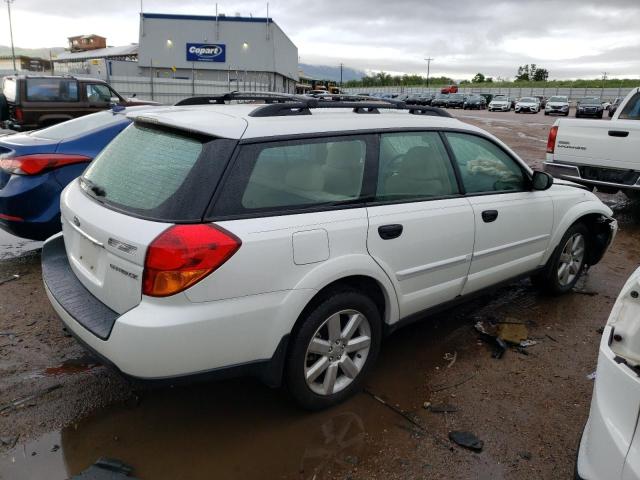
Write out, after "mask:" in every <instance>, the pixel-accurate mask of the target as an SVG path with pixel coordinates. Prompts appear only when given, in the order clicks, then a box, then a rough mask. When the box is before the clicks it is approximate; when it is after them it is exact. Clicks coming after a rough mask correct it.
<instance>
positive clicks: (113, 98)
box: [109, 97, 120, 105]
mask: <svg viewBox="0 0 640 480" xmlns="http://www.w3.org/2000/svg"><path fill="white" fill-rule="evenodd" d="M109 103H111V105H118V104H119V103H120V99H119V98H118V97H111V99H110V100H109Z"/></svg>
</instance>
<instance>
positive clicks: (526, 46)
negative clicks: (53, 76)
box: [0, 0, 640, 79]
mask: <svg viewBox="0 0 640 480" xmlns="http://www.w3.org/2000/svg"><path fill="white" fill-rule="evenodd" d="M269 5H270V6H269V13H270V16H271V17H272V18H273V19H274V20H275V21H276V23H278V24H279V25H280V26H281V27H282V29H283V30H284V31H285V33H287V35H289V37H290V38H291V39H292V40H293V42H294V43H295V44H296V45H297V46H298V50H299V55H300V61H301V62H303V63H312V64H323V65H337V64H339V63H340V62H343V63H344V64H345V65H346V66H349V67H352V68H356V69H362V70H367V71H379V70H384V71H387V72H392V73H393V72H406V73H420V74H424V73H425V72H426V62H425V61H424V60H423V59H424V58H425V57H427V56H430V57H433V58H435V60H434V61H433V62H432V64H431V75H434V76H435V75H448V76H452V77H454V78H456V79H462V78H470V77H471V76H473V75H474V74H475V73H476V72H482V73H484V74H485V75H488V76H493V77H498V76H501V77H513V76H514V74H515V71H516V69H517V66H518V65H520V64H525V63H537V64H538V65H540V66H543V67H546V68H547V69H548V70H549V72H550V78H552V79H554V78H557V79H563V78H576V77H580V78H595V77H600V76H601V75H602V72H603V71H606V72H608V75H609V76H610V77H630V78H640V0H606V1H604V0H599V1H596V0H536V1H526V0H512V1H492V0H485V1H482V2H480V1H477V0H453V1H452V0H443V1H440V0H396V1H393V2H392V1H388V0H386V1H382V0H342V1H339V2H338V1H329V0H324V1H322V2H313V1H309V0H306V1H301V0H293V1H283V0H279V1H278V0H271V1H270V3H269ZM0 7H1V8H2V10H0V12H1V13H0V45H9V29H8V28H7V27H8V17H7V11H6V8H5V7H6V6H5V4H4V2H0ZM218 9H219V12H221V13H226V14H227V15H233V14H235V13H236V12H238V13H240V14H242V15H247V16H248V15H249V14H250V13H251V14H253V16H265V15H266V2H252V1H249V2H245V1H238V2H219V4H218ZM139 10H140V2H139V1H136V0H58V1H53V0H15V3H13V7H12V12H13V26H14V41H15V44H16V45H17V46H21V47H29V48H32V47H50V46H66V44H67V41H66V37H68V36H71V35H78V34H87V33H96V34H98V35H102V36H105V37H107V41H108V43H109V45H125V44H129V43H134V42H137V41H138V22H139V17H138V12H139ZM144 11H145V12H157V13H190V14H200V15H213V14H215V1H189V0H186V1H181V2H178V1H175V0H174V1H170V0H145V1H144Z"/></svg>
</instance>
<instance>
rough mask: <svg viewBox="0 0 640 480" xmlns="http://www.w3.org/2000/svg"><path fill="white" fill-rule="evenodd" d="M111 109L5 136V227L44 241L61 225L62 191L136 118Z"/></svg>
mask: <svg viewBox="0 0 640 480" xmlns="http://www.w3.org/2000/svg"><path fill="white" fill-rule="evenodd" d="M149 108H153V107H131V108H127V109H121V110H119V111H113V110H106V111H103V112H98V113H94V114H92V115H86V116H84V117H80V118H76V119H73V120H69V121H67V122H64V123H60V124H57V125H54V126H52V127H49V128H45V129H43V130H35V131H33V132H27V133H19V134H15V135H9V136H6V137H0V228H1V229H3V230H6V231H7V232H9V233H11V234H13V235H16V236H18V237H23V238H29V239H32V240H44V239H46V238H48V237H50V236H51V235H53V234H55V233H57V232H59V231H60V229H61V225H60V193H61V192H62V189H63V188H64V187H66V186H67V184H68V183H69V182H71V181H72V180H73V179H74V178H76V177H78V176H79V175H80V174H81V173H82V172H83V171H84V169H85V168H86V167H87V164H88V163H89V162H90V161H91V160H92V159H93V158H94V157H95V156H96V155H97V154H98V153H99V152H100V151H101V150H102V149H103V148H104V147H105V146H106V145H107V144H108V143H109V142H110V141H111V140H113V138H114V137H115V136H116V135H118V133H120V132H121V131H122V130H123V129H124V128H125V127H127V126H128V125H129V124H130V123H131V120H129V119H128V118H127V117H126V113H127V112H131V111H137V110H142V109H149Z"/></svg>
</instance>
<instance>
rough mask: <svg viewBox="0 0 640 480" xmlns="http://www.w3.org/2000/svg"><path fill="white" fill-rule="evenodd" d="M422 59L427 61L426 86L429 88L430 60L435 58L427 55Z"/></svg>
mask: <svg viewBox="0 0 640 480" xmlns="http://www.w3.org/2000/svg"><path fill="white" fill-rule="evenodd" d="M424 60H425V61H426V62H427V88H429V73H430V70H431V62H432V61H433V60H435V58H431V57H427V58H425V59H424Z"/></svg>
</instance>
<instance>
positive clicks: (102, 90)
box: [85, 83, 111, 103]
mask: <svg viewBox="0 0 640 480" xmlns="http://www.w3.org/2000/svg"><path fill="white" fill-rule="evenodd" d="M85 87H86V92H87V100H89V102H91V103H109V102H111V90H109V87H107V86H106V85H100V84H97V83H87V84H86V86H85Z"/></svg>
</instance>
